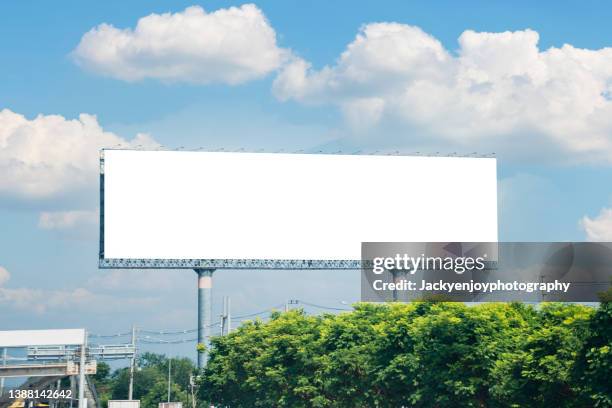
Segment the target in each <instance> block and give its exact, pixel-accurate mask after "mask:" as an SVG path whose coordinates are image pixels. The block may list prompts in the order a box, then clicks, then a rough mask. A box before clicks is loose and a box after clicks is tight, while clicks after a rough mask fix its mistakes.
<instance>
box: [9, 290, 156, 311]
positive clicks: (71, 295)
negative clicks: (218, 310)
mask: <svg viewBox="0 0 612 408" xmlns="http://www.w3.org/2000/svg"><path fill="white" fill-rule="evenodd" d="M158 303H159V299H157V298H151V297H146V298H129V297H126V296H114V295H105V294H98V293H94V292H92V291H90V290H88V289H86V288H75V289H71V290H49V289H34V288H15V289H11V288H0V306H2V308H11V309H14V310H23V311H27V312H34V313H37V314H44V313H50V312H65V311H74V310H81V311H87V312H91V313H110V312H115V313H117V312H121V311H124V310H126V308H141V309H147V308H150V307H151V306H153V305H156V304H158Z"/></svg>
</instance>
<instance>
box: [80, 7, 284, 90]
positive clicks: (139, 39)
mask: <svg viewBox="0 0 612 408" xmlns="http://www.w3.org/2000/svg"><path fill="white" fill-rule="evenodd" d="M288 55H289V51H287V50H284V49H282V48H279V47H278V46H277V44H276V33H275V31H274V29H273V28H272V27H271V26H270V24H269V22H268V20H267V19H266V17H265V15H264V14H263V12H262V11H261V10H260V9H259V8H257V7H256V6H255V5H253V4H245V5H243V6H241V7H230V8H228V9H219V10H217V11H214V12H211V13H206V12H205V11H204V9H202V8H201V7H199V6H192V7H188V8H186V9H185V10H184V11H182V12H179V13H164V14H150V15H148V16H146V17H142V18H141V19H139V20H138V23H137V24H136V27H135V28H134V29H131V28H126V29H119V28H116V27H114V26H112V25H110V24H100V25H99V26H97V27H95V28H93V29H91V30H90V31H89V32H87V33H86V34H85V35H83V38H81V42H80V43H79V45H78V46H77V48H76V49H75V50H74V52H73V56H74V58H75V59H76V62H77V63H78V64H80V65H81V66H83V67H85V68H86V69H89V70H91V71H93V72H96V73H99V74H102V75H107V76H110V77H114V78H118V79H122V80H125V81H137V80H142V79H145V78H155V79H161V80H167V81H180V82H192V83H211V82H223V83H229V84H238V83H242V82H245V81H248V80H252V79H257V78H261V77H263V76H265V75H266V74H269V73H270V72H272V71H274V70H275V69H277V68H278V67H279V66H280V64H281V63H282V62H283V60H284V59H285V58H286V57H287V56H288Z"/></svg>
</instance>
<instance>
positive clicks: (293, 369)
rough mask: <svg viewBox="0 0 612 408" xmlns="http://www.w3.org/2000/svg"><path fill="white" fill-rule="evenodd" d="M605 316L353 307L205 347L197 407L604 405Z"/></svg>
mask: <svg viewBox="0 0 612 408" xmlns="http://www.w3.org/2000/svg"><path fill="white" fill-rule="evenodd" d="M611 320H612V310H611V309H610V306H609V304H608V303H605V302H604V303H602V305H601V306H600V307H599V308H598V309H595V308H591V307H587V306H581V305H572V304H542V305H541V306H540V307H534V306H529V305H524V304H504V303H489V304H482V305H477V306H471V307H470V306H466V305H464V304H460V303H445V302H439V303H432V302H417V303H411V304H399V303H392V304H382V305H381V304H357V305H355V310H354V311H353V312H350V313H342V314H338V315H322V316H307V315H306V314H305V313H304V312H302V311H300V310H294V311H290V312H287V313H275V314H274V315H273V316H272V318H271V320H270V321H269V322H266V323H263V322H261V321H257V320H256V321H252V322H248V323H246V324H243V325H242V326H241V327H239V328H238V329H237V330H236V331H234V332H233V333H231V334H230V335H228V336H224V337H217V338H214V339H213V340H212V343H211V348H210V360H209V363H208V366H207V367H206V369H205V370H204V372H203V373H202V376H201V380H200V387H199V390H200V398H201V399H202V400H204V401H207V402H212V403H214V404H215V405H220V406H232V407H347V408H348V407H400V406H406V407H409V406H411V407H440V408H442V407H457V406H462V407H523V406H530V407H545V406H546V407H549V406H558V407H588V406H598V407H609V406H612V397H611V389H610V381H609V378H610V374H612V371H611V368H612V353H611V349H612V343H611V342H612V336H611V330H612V329H611V327H612V325H611V324H610V323H611Z"/></svg>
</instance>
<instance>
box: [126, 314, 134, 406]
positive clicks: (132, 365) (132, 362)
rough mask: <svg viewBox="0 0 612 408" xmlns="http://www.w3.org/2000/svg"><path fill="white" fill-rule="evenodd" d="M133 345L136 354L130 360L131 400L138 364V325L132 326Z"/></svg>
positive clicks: (129, 393) (131, 398) (129, 396)
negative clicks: (135, 367) (135, 369)
mask: <svg viewBox="0 0 612 408" xmlns="http://www.w3.org/2000/svg"><path fill="white" fill-rule="evenodd" d="M132 347H134V355H133V356H132V360H131V361H130V384H129V387H128V399H129V400H130V401H131V400H133V399H134V398H133V397H134V366H135V365H136V326H132Z"/></svg>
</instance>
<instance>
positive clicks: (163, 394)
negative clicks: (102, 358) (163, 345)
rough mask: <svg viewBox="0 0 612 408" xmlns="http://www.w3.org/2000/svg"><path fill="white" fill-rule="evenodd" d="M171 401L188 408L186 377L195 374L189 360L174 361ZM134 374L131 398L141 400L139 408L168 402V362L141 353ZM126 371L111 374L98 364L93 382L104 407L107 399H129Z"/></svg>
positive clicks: (128, 374)
mask: <svg viewBox="0 0 612 408" xmlns="http://www.w3.org/2000/svg"><path fill="white" fill-rule="evenodd" d="M171 365H172V367H171V368H172V386H171V400H172V401H180V402H182V403H183V407H190V406H191V402H190V400H189V377H190V376H191V375H192V374H194V373H195V372H196V369H195V366H194V365H193V363H192V361H191V360H189V359H187V358H173V359H172V362H171ZM137 367H138V369H137V370H136V372H135V374H134V394H133V397H134V399H139V400H140V406H141V407H142V408H157V407H158V404H159V403H160V402H166V401H167V399H168V359H167V358H166V356H164V355H161V354H154V353H143V354H142V355H141V356H140V357H139V358H138V362H137ZM129 376H130V370H129V368H120V369H117V370H115V371H114V372H113V373H112V374H111V370H110V367H109V366H108V364H106V363H104V362H101V363H98V370H97V374H96V375H95V376H92V380H93V381H94V384H95V385H96V389H97V391H98V396H99V397H100V400H101V403H102V406H103V407H106V406H107V402H108V400H110V399H118V400H124V399H127V398H128V388H129Z"/></svg>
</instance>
